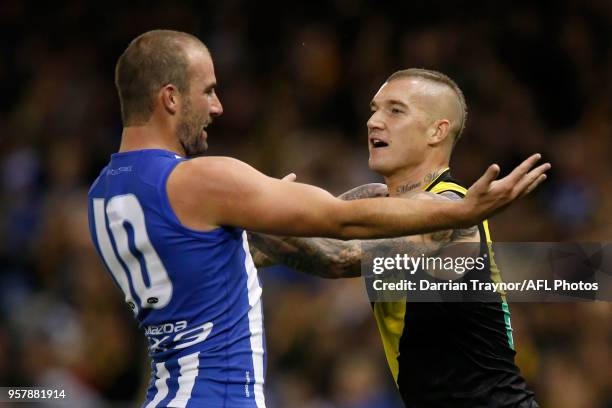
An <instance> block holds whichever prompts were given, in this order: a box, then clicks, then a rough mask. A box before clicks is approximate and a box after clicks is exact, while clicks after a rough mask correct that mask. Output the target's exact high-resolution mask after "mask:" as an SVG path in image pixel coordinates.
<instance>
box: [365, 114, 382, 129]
mask: <svg viewBox="0 0 612 408" xmlns="http://www.w3.org/2000/svg"><path fill="white" fill-rule="evenodd" d="M367 126H368V132H371V131H372V130H375V129H383V128H384V126H385V124H384V122H383V121H382V118H381V116H380V114H379V111H376V112H372V115H371V116H370V119H368V122H367Z"/></svg>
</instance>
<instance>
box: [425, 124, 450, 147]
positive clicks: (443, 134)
mask: <svg viewBox="0 0 612 408" xmlns="http://www.w3.org/2000/svg"><path fill="white" fill-rule="evenodd" d="M449 131H450V121H449V120H448V119H441V120H437V121H435V122H434V123H433V124H432V126H431V128H430V130H429V134H428V137H427V141H428V143H429V144H430V145H439V144H441V143H442V142H444V141H445V140H446V138H447V137H448V136H449Z"/></svg>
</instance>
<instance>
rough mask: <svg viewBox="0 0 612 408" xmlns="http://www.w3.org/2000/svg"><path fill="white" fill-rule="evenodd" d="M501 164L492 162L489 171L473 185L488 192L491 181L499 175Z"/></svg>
mask: <svg viewBox="0 0 612 408" xmlns="http://www.w3.org/2000/svg"><path fill="white" fill-rule="evenodd" d="M499 171H500V169H499V166H498V165H497V164H492V165H490V166H489V168H488V169H487V171H485V173H484V174H483V175H482V176H481V177H480V178H479V179H478V180H476V182H475V183H474V184H473V186H472V187H474V188H476V189H478V190H482V191H483V192H486V191H487V190H488V189H489V186H490V185H491V183H492V182H493V181H494V180H495V179H496V178H497V176H499Z"/></svg>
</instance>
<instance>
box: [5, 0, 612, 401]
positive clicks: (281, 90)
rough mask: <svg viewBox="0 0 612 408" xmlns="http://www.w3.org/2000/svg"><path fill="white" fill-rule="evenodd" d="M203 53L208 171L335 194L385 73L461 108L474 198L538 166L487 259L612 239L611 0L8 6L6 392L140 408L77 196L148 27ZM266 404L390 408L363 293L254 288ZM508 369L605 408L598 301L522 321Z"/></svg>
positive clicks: (358, 168) (607, 332)
mask: <svg viewBox="0 0 612 408" xmlns="http://www.w3.org/2000/svg"><path fill="white" fill-rule="evenodd" d="M154 28H172V29H179V30H182V31H187V32H190V33H193V34H195V35H197V36H198V37H199V38H201V39H202V40H203V41H204V42H205V43H206V44H207V45H208V46H209V48H210V50H211V52H212V55H213V58H214V61H215V65H216V75H217V79H218V82H219V87H218V94H219V96H220V99H221V101H222V103H223V104H224V108H225V114H224V115H223V116H222V117H221V118H219V119H218V120H217V121H216V122H215V123H214V125H213V126H212V127H211V128H210V129H209V132H208V133H209V145H210V154H212V155H230V156H234V157H238V158H240V159H242V160H244V161H246V162H248V163H250V164H252V165H254V166H255V167H256V168H257V169H259V170H261V171H263V172H265V173H266V174H269V175H272V176H276V177H282V176H283V175H285V174H286V173H288V172H295V173H297V175H298V180H300V181H303V182H309V183H313V184H317V185H319V186H322V187H324V188H327V189H328V190H330V191H331V192H333V193H340V192H342V191H344V190H347V189H349V188H351V187H353V186H355V185H357V184H361V183H364V182H370V181H379V178H378V177H377V176H376V175H375V174H373V173H371V172H370V171H369V170H368V168H367V144H366V143H367V142H366V140H367V139H366V127H365V122H366V120H367V117H368V113H369V109H368V104H369V101H370V99H371V98H372V96H373V95H374V93H375V92H376V91H377V90H378V88H379V87H380V85H381V84H382V82H383V81H384V80H385V78H386V77H387V76H388V75H389V74H391V73H392V72H393V71H395V70H398V69H403V68H408V67H424V68H429V69H435V70H439V71H442V72H444V73H446V74H448V75H449V76H450V77H452V78H453V79H455V80H456V81H457V82H458V84H459V85H460V87H461V88H462V89H463V91H464V93H465V95H466V98H467V102H468V107H469V118H468V122H467V128H466V131H465V133H464V136H463V138H462V140H461V142H460V143H459V145H458V146H457V149H456V152H455V154H454V158H453V160H452V163H451V166H452V170H453V173H454V175H455V176H456V177H457V178H459V179H460V180H462V181H463V182H464V183H466V184H469V183H471V182H473V181H474V180H475V179H476V177H477V176H478V175H479V174H481V173H482V172H483V171H484V169H485V168H486V166H487V165H488V164H490V163H493V162H497V163H500V164H501V166H502V170H503V171H504V170H508V169H510V168H511V167H512V166H514V165H516V164H517V163H518V162H519V161H520V160H521V159H522V158H524V157H526V156H527V155H528V154H530V153H532V152H535V151H539V152H542V153H543V154H544V156H545V158H546V159H547V160H549V161H551V162H552V163H553V166H554V168H553V170H552V171H551V177H550V179H549V180H548V181H547V182H546V185H545V186H543V187H542V188H540V189H539V191H537V192H536V193H534V194H533V195H531V196H530V197H528V198H527V199H525V200H523V201H521V202H520V203H517V204H516V205H514V206H513V207H512V208H510V209H508V210H507V211H506V212H504V213H503V214H500V215H499V216H497V217H495V219H494V220H492V221H491V224H492V226H491V228H492V235H493V239H494V240H497V241H609V240H610V238H611V236H612V225H611V219H610V216H609V214H610V211H611V210H612V195H610V194H609V191H610V189H611V188H612V164H611V160H610V152H611V147H612V146H611V145H612V143H611V140H612V138H611V137H610V136H611V130H612V125H611V123H610V116H611V115H612V81H611V79H612V78H611V73H612V47H611V42H612V35H611V34H612V3H611V2H610V1H606V0H601V1H595V0H592V1H578V0H564V1H540V2H531V1H529V2H528V1H512V2H510V1H507V2H505V1H499V2H497V1H495V2H493V1H490V2H485V1H455V2H450V1H449V2H447V1H441V0H430V1H416V2H401V3H390V2H389V3H384V2H365V1H350V0H336V1H332V2H321V3H318V2H309V3H308V5H305V4H286V5H284V6H279V5H273V4H271V3H270V4H267V5H266V4H262V2H240V1H225V2H215V3H205V2H185V3H178V2H156V1H148V2H132V3H131V4H129V5H126V4H121V3H119V2H116V3H113V2H97V3H93V2H82V1H70V2H50V3H48V4H42V3H41V2H34V1H10V0H9V1H4V2H3V3H2V5H1V6H0V34H1V35H0V43H1V44H2V57H1V59H0V83H1V84H2V93H1V94H0V140H1V141H2V143H0V199H1V201H0V385H2V386H10V385H13V386H17V385H21V386H25V385H39V384H46V385H49V386H53V385H54V386H56V387H60V388H64V389H67V390H68V392H69V393H70V395H71V396H72V397H71V401H72V402H73V403H74V406H82V407H85V406H88V407H94V406H122V405H128V406H130V405H136V401H139V400H140V398H142V395H143V392H144V389H145V388H146V381H147V379H146V376H147V370H148V362H147V359H146V351H145V341H144V338H143V337H142V335H141V334H139V333H138V331H137V329H136V324H135V322H134V321H132V318H131V313H130V312H129V311H128V309H127V308H126V307H125V306H124V304H123V302H122V300H121V296H120V295H119V291H118V290H117V289H116V288H114V287H113V285H112V283H111V279H109V277H108V276H106V272H105V271H104V270H103V268H102V265H101V263H100V261H99V260H98V258H97V255H96V254H95V253H94V251H93V247H92V245H91V243H90V239H89V233H88V230H87V223H86V193H87V188H88V186H89V184H90V183H91V182H92V181H93V179H94V178H95V176H96V175H97V173H98V172H99V170H100V169H101V168H102V166H104V165H105V163H106V161H107V160H108V157H109V155H110V154H111V153H112V152H114V151H115V150H116V149H117V148H118V145H119V140H120V134H121V123H120V115H119V104H118V100H117V97H116V93H115V89H114V84H113V75H114V64H115V62H116V60H117V58H118V56H119V55H120V54H121V52H122V51H123V50H124V49H125V47H126V46H127V44H128V43H129V41H131V40H132V39H133V38H134V37H135V36H137V35H139V34H141V33H142V32H144V31H147V30H149V29H154ZM260 276H261V278H262V279H263V280H264V283H265V286H266V290H265V292H264V305H265V309H266V334H267V344H268V375H267V396H268V405H269V406H270V407H272V408H275V407H305V408H328V407H340V408H361V407H398V406H400V405H399V404H398V402H397V397H396V395H395V391H394V389H393V381H392V379H391V375H390V374H389V372H388V370H387V368H386V363H385V361H384V354H383V352H382V347H381V344H380V340H379V337H378V333H377V329H376V326H375V323H374V319H373V317H372V315H371V311H370V309H369V304H368V303H367V298H366V296H365V292H364V288H363V283H362V282H361V281H360V280H359V279H354V280H350V281H323V280H318V279H315V278H310V277H306V276H303V275H300V274H298V273H296V272H292V271H288V270H286V269H284V268H272V269H268V270H262V271H261V272H260ZM511 308H512V311H513V326H514V330H515V331H514V334H515V344H516V345H517V350H518V356H517V363H518V364H519V365H520V367H521V369H522V371H523V373H524V375H525V377H526V378H527V380H528V381H529V383H530V385H531V387H532V388H533V389H534V390H535V391H536V393H537V395H538V398H539V400H540V401H541V404H542V405H543V407H555V408H564V407H568V408H570V407H571V408H581V407H584V408H599V407H612V375H611V369H610V367H612V323H611V322H612V308H611V307H610V304H609V303H580V304H579V303H575V304H546V305H542V304H515V305H511Z"/></svg>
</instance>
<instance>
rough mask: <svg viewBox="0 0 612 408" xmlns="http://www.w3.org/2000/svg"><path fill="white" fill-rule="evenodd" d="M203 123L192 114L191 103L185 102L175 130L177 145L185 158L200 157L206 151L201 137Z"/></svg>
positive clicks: (205, 145)
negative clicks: (180, 147) (181, 148)
mask: <svg viewBox="0 0 612 408" xmlns="http://www.w3.org/2000/svg"><path fill="white" fill-rule="evenodd" d="M204 123H205V120H204V119H203V118H201V117H200V116H199V115H197V114H195V112H193V109H192V106H191V102H190V101H189V100H187V101H186V103H185V104H184V105H183V107H182V110H181V120H180V121H179V123H178V125H177V129H176V133H177V136H178V140H179V143H180V144H181V146H183V150H185V155H186V156H187V157H197V156H201V155H203V154H204V153H205V152H206V150H207V149H208V143H206V140H205V139H204V138H203V137H202V128H203V127H204Z"/></svg>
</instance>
